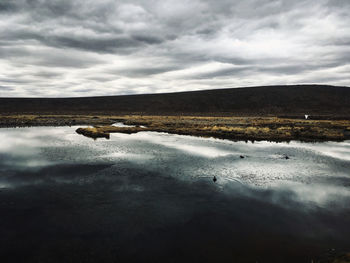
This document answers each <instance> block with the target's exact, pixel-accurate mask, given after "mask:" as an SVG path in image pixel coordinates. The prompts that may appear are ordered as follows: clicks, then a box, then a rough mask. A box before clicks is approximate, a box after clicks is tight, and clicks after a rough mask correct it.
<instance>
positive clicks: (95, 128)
mask: <svg viewBox="0 0 350 263" xmlns="http://www.w3.org/2000/svg"><path fill="white" fill-rule="evenodd" d="M116 122H122V123H124V124H127V125H132V126H134V127H115V126H112V124H113V123H116ZM79 125H81V126H88V127H83V128H78V129H77V133H79V134H82V135H85V136H87V137H91V138H94V139H96V138H109V137H110V134H111V133H118V132H119V133H127V134H131V133H137V132H142V131H154V132H165V133H171V134H181V135H192V136H201V137H213V138H220V139H230V140H234V141H239V140H241V141H242V140H243V141H248V140H249V141H261V140H268V141H291V140H299V141H307V142H318V141H343V140H349V139H350V121H349V120H305V119H291V118H278V117H203V116H199V117H194V116H142V115H124V116H118V115H116V116H114V115H99V116H95V115H9V116H0V127H30V126H79Z"/></svg>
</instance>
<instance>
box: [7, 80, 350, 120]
mask: <svg viewBox="0 0 350 263" xmlns="http://www.w3.org/2000/svg"><path fill="white" fill-rule="evenodd" d="M0 113H1V114H2V115H6V114H7V115H12V114H106V115H108V114H115V115H121V114H143V115H198V116H200V115H206V116H211V115H213V116H219V115H226V116H230V115H232V116H234V115H236V116H289V117H293V116H300V115H303V114H310V115H314V116H323V117H330V118H350V88H349V87H337V86H326V85H295V86H264V87H249V88H234V89H220V90H204V91H192V92H178V93H163V94H145V95H124V96H105V97H81V98H0Z"/></svg>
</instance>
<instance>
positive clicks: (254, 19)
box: [0, 0, 350, 97]
mask: <svg viewBox="0 0 350 263" xmlns="http://www.w3.org/2000/svg"><path fill="white" fill-rule="evenodd" d="M349 11H350V3H349V1H346V0H301V1H289V0H273V1H271V0H246V1H238V0H233V1H232V0H219V1H214V0H191V1H190V0H181V1H172V0H162V1H160V0H154V1H146V0H130V1H114V0H101V1H92V0H69V1H68V0H64V1H58V0H16V1H12V0H11V1H10V0H2V1H1V2H0V67H1V69H2V71H1V73H0V86H2V87H7V88H6V89H2V90H1V96H52V97H66V96H95V95H116V94H134V93H135V94H137V93H142V92H148V93H157V92H175V91H185V90H198V89H215V88H232V87H240V86H252V85H276V84H299V83H320V84H321V83H322V84H333V85H347V86H350V80H349V77H348V74H349V61H350V60H349V55H348V54H350V52H349V51H350V28H349V27H350V17H349V15H348V14H349Z"/></svg>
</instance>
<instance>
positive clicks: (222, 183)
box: [0, 127, 350, 263]
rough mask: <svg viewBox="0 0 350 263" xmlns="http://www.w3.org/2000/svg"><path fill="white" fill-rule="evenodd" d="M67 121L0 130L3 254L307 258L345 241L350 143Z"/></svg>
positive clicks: (336, 249) (24, 258)
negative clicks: (94, 135)
mask: <svg viewBox="0 0 350 263" xmlns="http://www.w3.org/2000/svg"><path fill="white" fill-rule="evenodd" d="M76 128H77V127H34V128H11V129H0V260H1V262H133V261H135V262H187V261H190V262H309V263H310V262H317V260H325V261H324V262H326V260H327V259H328V258H329V257H332V256H333V255H336V254H338V253H342V252H349V251H350V227H349V225H350V224H349V223H350V205H349V204H350V141H346V142H341V143H339V142H327V143H315V144H311V143H300V142H290V143H273V142H256V143H251V142H248V143H246V142H232V141H228V140H218V139H212V138H197V137H191V136H180V135H170V134H165V133H156V132H141V133H138V134H132V135H127V134H117V133H116V134H111V139H110V140H105V139H99V140H95V141H94V140H92V139H90V138H86V137H83V136H81V135H78V134H76V133H75V129H76ZM241 157H243V158H241ZM214 176H215V177H216V179H217V181H216V182H214V181H213V178H214Z"/></svg>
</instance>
